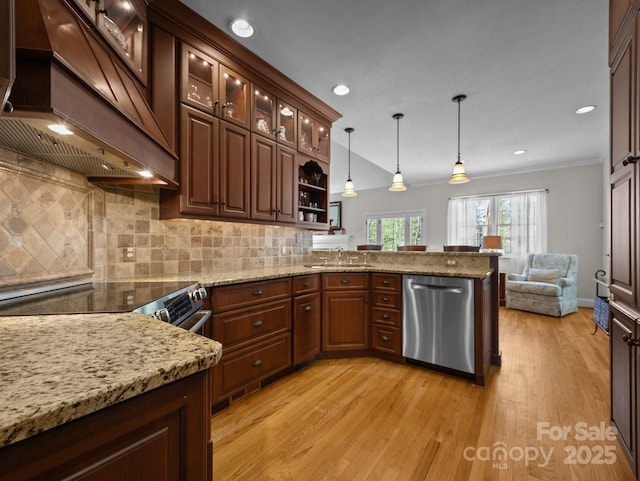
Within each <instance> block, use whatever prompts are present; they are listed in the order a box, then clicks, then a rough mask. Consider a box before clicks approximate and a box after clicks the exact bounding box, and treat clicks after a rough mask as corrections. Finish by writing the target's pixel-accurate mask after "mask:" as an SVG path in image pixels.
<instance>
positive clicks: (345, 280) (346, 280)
mask: <svg viewBox="0 0 640 481" xmlns="http://www.w3.org/2000/svg"><path fill="white" fill-rule="evenodd" d="M340 282H341V283H342V284H349V283H350V282H351V281H350V280H349V279H341V280H340Z"/></svg>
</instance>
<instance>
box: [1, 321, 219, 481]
mask: <svg viewBox="0 0 640 481" xmlns="http://www.w3.org/2000/svg"><path fill="white" fill-rule="evenodd" d="M0 337H1V338H2V340H3V350H2V354H1V355H0V465H1V466H2V467H3V468H2V475H0V477H3V479H9V478H10V479H12V480H20V479H32V478H34V477H38V479H44V478H46V479H54V478H55V479H58V478H65V479H67V478H68V477H73V475H78V474H79V473H81V472H82V473H92V474H93V475H94V476H98V477H92V478H91V479H123V478H122V477H120V476H119V475H118V473H122V472H128V473H129V474H131V471H130V470H131V469H136V470H142V471H140V473H141V475H140V478H139V479H167V478H166V475H167V474H168V473H174V474H175V472H176V470H180V471H181V472H185V473H188V474H189V475H188V478H189V479H193V480H196V479H197V480H203V481H204V480H206V479H210V477H209V476H210V475H209V474H207V473H210V472H211V464H210V459H211V458H210V457H211V445H210V427H209V422H208V416H209V406H210V403H209V401H208V399H209V391H208V385H209V382H210V381H209V375H210V369H209V368H210V367H211V366H213V365H214V364H215V363H217V362H218V360H219V359H220V357H221V355H222V349H221V345H220V344H219V343H217V342H215V341H211V340H209V339H206V338H204V337H202V336H196V335H193V334H190V333H188V332H187V331H184V330H182V329H180V328H177V327H174V326H171V325H169V324H167V323H163V322H158V321H156V320H154V319H151V318H149V317H147V316H144V315H142V314H133V313H131V314H90V315H46V316H22V317H2V318H0ZM179 446H183V447H182V448H180V447H179ZM185 447H188V449H183V448H185ZM151 459H153V461H154V462H148V461H149V460H151ZM161 459H162V460H164V462H158V461H160V460H161ZM132 467H133V468H132ZM4 476H8V478H4ZM100 476H102V477H100ZM127 479H131V478H130V477H129V478H127ZM172 479H177V477H175V476H172Z"/></svg>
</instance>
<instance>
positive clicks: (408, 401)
mask: <svg viewBox="0 0 640 481" xmlns="http://www.w3.org/2000/svg"><path fill="white" fill-rule="evenodd" d="M591 315H592V310H591V309H582V308H581V309H580V311H579V312H578V313H575V314H572V315H569V316H566V317H563V318H560V319H556V318H552V317H546V316H541V315H536V314H530V313H525V312H521V311H515V310H509V309H506V308H500V348H501V349H502V367H500V368H497V367H492V368H491V373H490V375H489V376H488V380H487V385H486V386H485V387H480V386H476V385H474V384H472V383H470V382H469V381H465V380H461V379H457V378H454V377H451V376H447V375H444V374H441V373H438V372H434V371H431V370H428V369H424V368H421V367H416V366H412V365H401V364H394V363H390V362H386V361H382V360H377V359H373V358H357V359H339V360H322V361H316V362H314V363H313V364H311V365H310V366H307V367H306V368H304V369H301V370H300V371H297V372H295V373H294V374H292V375H290V376H288V377H286V378H283V379H281V380H279V381H277V382H275V383H273V384H271V385H270V386H267V387H266V388H264V389H263V390H261V391H259V392H257V393H254V394H252V395H250V396H247V397H245V398H243V399H241V400H239V401H237V402H236V403H234V404H232V405H231V406H230V407H229V408H227V409H225V410H223V411H221V412H219V413H217V414H215V415H214V416H213V418H212V423H211V426H212V434H213V441H214V481H227V480H233V481H243V480H261V481H262V480H265V481H271V480H273V481H283V480H296V481H307V480H308V481H329V480H331V481H336V480H340V481H357V480H367V481H369V480H384V481H387V480H388V481H396V480H398V481H422V480H434V481H436V480H437V481H446V480H456V481H458V480H460V481H462V480H464V481H467V480H473V481H475V480H487V481H489V480H490V481H516V480H518V481H521V480H562V481H569V480H571V481H573V480H576V481H577V480H581V481H600V480H602V481H626V480H632V479H634V478H633V474H632V472H631V470H630V468H629V466H628V463H627V461H626V459H625V458H624V455H623V453H622V450H621V449H620V447H619V446H618V444H617V441H615V440H613V441H612V440H610V439H607V436H606V434H607V432H606V427H607V426H609V418H610V416H609V339H608V337H607V336H606V335H605V334H604V333H603V332H602V331H598V332H597V333H596V334H595V335H593V336H592V335H591V332H592V331H593V325H594V324H593V322H592V321H591ZM542 423H547V424H542ZM581 423H582V424H581ZM563 426H566V427H568V429H570V431H569V432H567V433H566V435H565V436H564V438H565V439H558V437H556V436H555V434H556V433H557V431H560V430H561V429H562V427H563ZM544 427H546V428H548V429H547V430H546V431H545V430H543V428H544ZM601 428H603V429H604V430H605V432H602V431H601ZM585 432H587V433H589V434H590V435H591V436H590V437H591V440H589V439H587V440H582V439H581V437H583V436H581V435H583V434H585ZM594 438H595V439H594ZM499 448H503V449H504V450H503V451H501V450H500V449H499ZM505 451H506V456H502V457H497V458H495V459H492V455H494V454H498V455H500V454H504V453H505ZM572 461H573V462H574V463H573V464H572Z"/></svg>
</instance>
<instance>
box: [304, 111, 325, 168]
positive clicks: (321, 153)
mask: <svg viewBox="0 0 640 481" xmlns="http://www.w3.org/2000/svg"><path fill="white" fill-rule="evenodd" d="M330 142H331V127H330V125H328V124H325V123H324V122H321V121H320V120H318V119H316V118H314V117H313V116H311V115H308V114H306V113H304V112H299V113H298V150H299V151H300V152H303V153H305V154H307V155H309V156H310V157H313V158H314V159H319V160H324V161H325V162H328V161H329V144H330Z"/></svg>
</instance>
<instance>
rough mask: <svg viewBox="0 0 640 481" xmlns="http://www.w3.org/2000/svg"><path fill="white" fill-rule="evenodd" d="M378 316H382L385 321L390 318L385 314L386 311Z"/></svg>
mask: <svg viewBox="0 0 640 481" xmlns="http://www.w3.org/2000/svg"><path fill="white" fill-rule="evenodd" d="M380 317H382V318H383V319H384V320H385V321H386V320H388V319H390V318H391V316H390V315H389V314H386V313H385V314H382V315H381V316H380Z"/></svg>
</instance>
